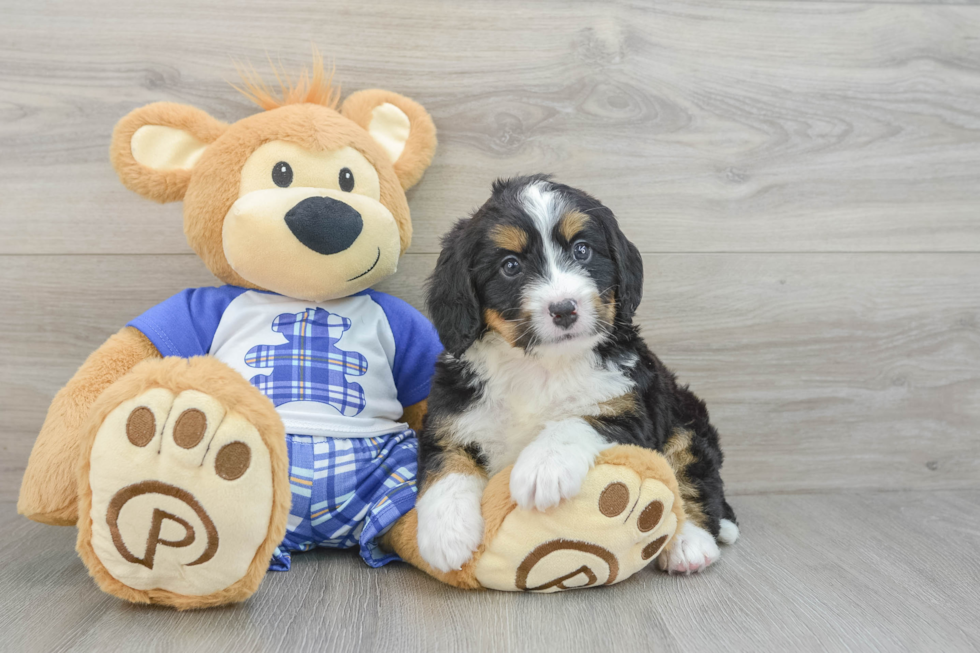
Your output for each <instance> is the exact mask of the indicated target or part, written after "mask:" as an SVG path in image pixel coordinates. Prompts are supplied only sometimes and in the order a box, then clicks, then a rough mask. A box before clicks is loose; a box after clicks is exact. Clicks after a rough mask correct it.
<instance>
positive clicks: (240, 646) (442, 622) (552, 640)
mask: <svg viewBox="0 0 980 653" xmlns="http://www.w3.org/2000/svg"><path fill="white" fill-rule="evenodd" d="M736 509H737V510H738V511H739V512H740V516H741V518H742V520H743V523H744V524H745V528H744V531H743V538H742V539H740V540H739V541H738V542H737V543H736V544H735V545H734V546H732V547H726V548H725V550H724V551H723V553H722V559H721V561H720V562H719V563H718V564H717V566H715V567H712V568H710V569H709V570H708V571H707V572H705V573H704V574H703V575H700V576H690V577H682V576H666V575H663V574H660V573H658V572H653V571H648V572H641V574H639V575H638V576H636V577H634V578H631V579H630V580H628V581H625V582H624V583H622V584H620V585H616V586H613V587H609V588H601V589H595V590H589V591H581V592H569V593H566V594H563V595H522V594H509V593H504V592H465V591H461V590H456V589H453V588H447V587H445V586H443V585H441V584H440V583H438V582H437V581H434V580H432V579H430V578H429V577H427V576H425V575H424V574H422V573H421V572H418V571H416V570H414V569H412V568H410V567H407V566H402V565H389V566H388V567H386V568H384V569H381V570H367V569H365V567H364V564H363V563H362V562H361V561H360V559H359V558H358V557H357V556H356V554H353V553H351V552H346V551H344V552H338V551H325V550H321V551H316V552H312V553H308V554H301V555H297V556H296V557H295V558H294V565H295V566H294V567H293V569H292V570H291V571H289V572H287V573H278V574H271V575H270V576H269V577H268V578H267V579H266V580H265V582H264V583H263V585H262V587H261V589H260V590H259V592H258V593H257V594H256V595H255V596H254V597H253V598H252V599H250V600H249V601H248V602H247V603H245V604H243V605H239V606H234V607H230V608H224V609H220V610H211V611H202V612H195V613H175V612H173V611H172V610H169V609H159V608H141V607H134V606H132V605H128V604H125V603H122V602H120V601H117V600H116V599H114V598H112V597H110V596H107V595H105V594H102V593H101V592H100V591H99V590H98V589H97V588H96V587H95V586H94V585H93V584H92V582H91V581H90V579H89V578H88V577H87V576H86V573H85V568H84V567H83V566H82V563H81V562H80V561H79V560H78V558H77V557H75V556H74V555H72V553H73V547H74V529H69V528H54V527H43V526H40V525H38V524H33V523H31V522H28V521H26V520H23V519H18V518H16V517H14V516H12V510H11V509H10V507H9V506H5V510H4V511H3V513H2V515H0V523H2V528H3V535H2V537H3V548H4V554H5V556H7V558H6V560H5V562H4V564H3V565H2V566H0V587H3V588H4V590H3V595H2V597H0V632H3V633H4V637H3V639H2V640H0V647H3V648H5V649H7V650H10V651H26V650H36V651H99V652H101V651H109V650H113V651H114V650H121V651H132V650H140V649H141V648H143V647H151V648H153V649H154V650H161V651H164V650H186V651H211V650H214V651H234V652H236V653H240V652H245V651H262V650H283V651H290V652H296V653H298V652H300V651H311V652H312V651H330V652H331V653H342V652H346V651H352V652H354V651H357V652H369V651H378V652H379V653H381V652H386V651H396V650H407V651H432V652H437V651H447V652H450V653H452V652H455V651H462V650H484V651H527V652H529V653H537V652H541V651H563V652H565V651H597V650H610V649H612V648H614V647H615V648H616V649H618V650H631V651H658V652H660V651H692V650H705V651H718V650H735V651H759V650H771V651H845V650H846V651H975V650H977V648H978V647H980V623H978V622H977V619H976V614H977V613H976V606H977V600H976V599H977V582H976V581H977V578H978V574H980V564H978V562H977V557H976V551H977V549H978V548H980V491H977V490H950V491H936V492H927V493H921V492H889V493H874V492H862V493H856V494H829V495H821V494H809V495H785V494H782V495H779V494H776V495H759V496H751V497H741V498H740V499H739V500H738V501H737V502H736ZM939 542H941V543H942V544H941V550H940V548H939V547H940V545H939V544H937V543H939Z"/></svg>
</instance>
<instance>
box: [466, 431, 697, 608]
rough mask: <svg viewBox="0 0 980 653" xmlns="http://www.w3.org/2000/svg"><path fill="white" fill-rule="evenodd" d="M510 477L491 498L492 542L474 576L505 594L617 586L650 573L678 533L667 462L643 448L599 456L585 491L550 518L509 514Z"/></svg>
mask: <svg viewBox="0 0 980 653" xmlns="http://www.w3.org/2000/svg"><path fill="white" fill-rule="evenodd" d="M506 475H507V473H506V471H505V472H503V473H502V474H499V475H498V476H496V477H494V478H493V479H491V481H490V486H489V487H488V489H487V491H486V493H485V494H484V503H483V512H484V518H485V519H487V521H488V524H487V533H486V539H487V541H486V542H485V543H484V549H483V554H482V556H481V557H480V558H479V560H478V561H477V562H476V565H475V569H474V573H475V576H476V579H477V580H478V581H479V582H480V584H481V585H483V586H484V587H487V588H491V589H499V590H511V591H516V590H526V591H536V592H556V591H559V590H564V589H573V588H577V587H590V586H597V585H610V584H612V583H617V582H619V581H622V580H624V579H626V578H628V577H630V576H631V575H633V574H634V573H636V572H637V571H639V570H640V569H642V568H643V567H646V566H647V565H648V564H649V563H650V562H651V561H652V560H653V559H654V558H655V557H656V556H657V554H658V553H659V552H660V551H661V550H662V549H663V547H664V545H665V544H666V543H667V542H668V541H669V540H670V538H671V536H673V534H674V532H675V531H676V530H677V525H678V519H679V518H680V516H681V514H682V513H681V507H680V506H681V503H680V498H679V496H678V494H677V482H676V480H675V478H674V474H673V472H672V471H671V470H670V467H669V465H668V464H667V462H666V461H665V460H664V459H663V458H662V457H661V456H660V455H659V454H657V453H655V452H653V451H650V450H647V449H642V448H640V447H632V446H621V447H614V448H613V449H609V450H607V451H605V452H603V453H602V454H600V455H599V457H598V459H597V460H596V466H595V467H594V468H593V469H592V471H590V472H589V473H588V475H587V476H586V477H585V480H584V482H583V483H582V486H581V490H580V491H579V493H578V494H577V495H576V496H574V497H573V498H571V499H569V500H566V501H564V502H562V503H561V504H560V505H559V506H558V507H556V508H553V509H551V510H549V511H547V512H544V513H542V512H538V511H534V510H522V509H520V508H516V507H515V506H514V504H513V503H512V502H511V503H510V504H509V512H507V514H506V516H505V517H504V518H503V519H502V520H501V519H500V517H499V514H500V513H501V511H502V510H506V509H508V508H503V507H501V506H499V505H497V504H499V498H498V497H496V496H494V495H495V494H498V493H501V492H502V491H503V490H505V489H506V487H507V485H504V486H503V488H501V487H500V485H501V484H503V483H507V482H508V481H509V480H510V479H507V478H502V477H505V476H506Z"/></svg>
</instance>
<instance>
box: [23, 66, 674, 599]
mask: <svg viewBox="0 0 980 653" xmlns="http://www.w3.org/2000/svg"><path fill="white" fill-rule="evenodd" d="M242 90H243V92H245V93H246V94H247V95H249V96H250V97H251V98H252V99H253V100H254V101H256V103H257V104H258V105H259V106H260V107H261V108H262V109H264V111H263V112H261V113H258V114H255V115H252V116H249V117H247V118H244V119H242V120H240V121H238V122H236V123H234V124H230V125H229V124H225V123H223V122H220V121H218V120H216V119H214V118H212V117H211V116H209V115H208V114H207V113H205V112H204V111H201V110H199V109H196V108H193V107H190V106H186V105H180V104H171V103H158V104H151V105H148V106H145V107H142V108H139V109H136V110H135V111H133V112H132V113H130V114H129V115H128V116H126V117H125V118H123V119H122V120H121V121H120V122H119V124H118V125H117V126H116V129H115V132H114V134H113V138H112V145H111V159H112V163H113V166H114V167H115V169H116V171H117V172H118V174H119V177H120V179H121V180H122V182H123V183H124V184H125V185H126V186H127V187H128V188H130V189H131V190H133V191H135V192H137V193H139V194H140V195H143V196H144V197H146V198H148V199H152V200H155V201H158V202H174V201H178V200H183V202H184V231H185V234H186V236H187V240H188V242H189V243H190V245H191V247H192V248H193V249H194V251H195V252H196V253H197V254H198V255H199V256H200V258H201V260H202V261H204V263H205V265H207V267H208V269H209V270H210V271H211V272H212V273H213V274H214V275H215V276H216V277H217V278H218V279H219V280H220V281H221V282H222V283H224V284H225V285H223V286H220V287H209V288H196V289H187V290H184V291H182V292H180V293H178V294H176V295H174V296H173V297H171V298H170V299H168V300H166V301H165V302H163V303H162V304H159V305H157V306H155V307H153V308H151V309H150V310H148V311H146V312H145V313H144V314H143V315H140V316H138V317H136V318H135V319H133V320H132V321H131V322H130V323H129V324H128V325H126V326H125V327H123V329H122V330H121V331H119V332H118V333H116V334H115V335H113V336H112V337H110V338H109V339H108V340H107V341H106V342H105V343H104V344H103V345H102V346H101V347H99V349H97V350H96V351H95V352H94V353H93V354H91V355H90V356H89V357H88V359H87V360H86V361H85V362H84V363H83V364H82V366H81V368H80V369H79V370H78V372H77V373H76V374H75V376H74V377H73V378H72V379H71V380H70V381H69V382H68V385H67V386H65V388H63V389H62V390H61V391H60V392H59V393H58V394H57V395H56V396H55V398H54V400H53V402H52V404H51V407H50V409H49V411H48V415H47V418H46V420H45V422H44V425H43V426H42V428H41V432H40V435H39V436H38V439H37V442H36V443H35V446H34V450H33V452H32V454H31V458H30V461H29V463H28V466H27V470H26V472H25V474H24V479H23V484H22V487H21V494H20V499H19V502H18V510H19V512H20V513H21V514H23V515H26V516H27V517H29V518H30V519H33V520H35V521H39V522H43V523H48V524H59V525H71V524H77V526H78V540H77V550H78V552H79V555H80V556H81V558H82V560H83V561H84V563H85V565H86V566H87V568H88V570H89V572H90V574H91V575H92V576H93V577H94V579H95V580H96V582H97V583H98V584H99V586H100V587H101V588H102V589H103V590H105V591H106V592H109V593H111V594H114V595H115V596H118V597H121V598H123V599H125V600H128V601H132V602H140V603H160V604H166V605H170V606H174V607H176V608H180V609H187V608H200V607H206V606H214V605H220V604H224V603H230V602H235V601H241V600H244V599H245V598H247V597H248V596H250V595H251V594H252V593H253V592H254V591H255V590H256V589H257V587H258V585H259V583H260V582H261V580H262V578H263V577H264V576H265V574H266V571H267V570H269V569H273V570H287V569H288V568H289V567H290V564H291V557H290V554H291V553H293V552H296V551H305V550H309V549H311V548H313V547H317V546H328V547H345V548H346V547H358V548H359V550H360V553H361V556H362V557H363V559H364V560H365V561H366V562H367V563H368V564H369V565H371V566H380V565H383V564H386V563H388V562H390V561H392V560H398V559H399V558H401V559H403V560H406V561H408V562H410V563H412V564H414V565H416V566H418V567H419V568H421V569H423V570H425V571H426V572H428V573H430V574H431V575H433V576H435V577H436V578H439V579H440V580H443V581H444V582H447V583H450V584H453V585H456V586H458V587H466V588H480V587H487V588H497V589H509V590H538V591H557V590H561V589H567V588H572V587H579V586H591V585H601V584H609V583H613V582H618V581H620V580H623V579H625V578H627V577H628V576H630V575H631V574H632V573H634V572H635V571H637V570H638V569H640V568H642V567H644V566H645V565H646V564H648V563H649V562H650V560H651V559H652V558H653V557H654V555H655V554H656V553H657V552H658V551H659V550H660V549H661V548H662V547H663V545H664V543H665V542H667V540H668V539H669V538H670V536H671V535H672V534H673V533H674V531H675V530H676V529H677V527H678V525H679V523H680V521H681V520H683V509H682V506H681V500H680V498H679V495H678V489H677V483H676V481H675V480H674V476H673V474H672V472H671V471H670V468H669V466H668V465H667V463H666V462H665V461H664V460H663V459H662V458H660V457H659V456H657V455H656V454H653V453H652V452H650V451H646V450H642V449H638V448H632V447H617V448H614V449H610V450H608V451H606V452H605V453H603V454H602V456H601V457H600V459H599V460H598V464H597V465H596V467H595V468H594V469H593V470H592V472H590V474H589V476H588V477H587V479H586V482H585V484H584V486H583V489H582V492H581V493H580V495H579V496H578V497H576V498H575V499H573V500H570V501H567V502H565V503H563V504H562V505H560V506H558V507H557V508H555V509H553V510H551V511H549V512H547V513H540V512H536V511H523V510H519V509H517V508H516V507H515V504H514V502H513V501H511V500H510V495H509V489H508V486H509V485H508V475H509V470H505V471H504V472H502V473H501V474H498V475H497V476H496V477H494V478H493V479H491V481H490V483H489V485H488V487H487V489H486V493H485V495H484V501H483V511H484V519H485V522H486V536H485V538H484V543H483V544H482V545H481V546H480V548H479V549H478V550H477V551H476V553H475V554H474V556H473V559H472V560H470V561H469V562H468V563H466V564H465V565H463V567H462V568H461V569H460V570H458V571H453V572H450V573H442V572H439V571H437V570H434V569H431V568H429V567H428V565H426V563H425V562H424V561H423V560H422V559H421V557H420V556H419V554H418V545H417V541H416V540H417V538H416V520H415V513H414V511H413V510H412V508H413V506H414V503H415V493H416V487H415V475H416V470H417V453H418V444H417V439H416V436H415V432H416V431H415V430H416V429H418V428H419V427H420V424H421V421H422V417H423V415H424V413H425V405H426V403H425V402H426V397H427V395H428V392H429V382H430V376H431V374H432V370H433V366H434V361H435V358H436V356H437V355H438V354H439V352H440V351H441V349H442V348H441V345H440V344H439V340H438V337H437V335H436V333H435V331H434V330H433V328H432V326H431V324H430V323H429V322H428V321H427V320H426V319H425V318H424V317H423V316H422V315H421V314H420V313H419V312H418V311H416V310H415V309H414V308H412V307H411V306H409V305H408V304H406V303H405V302H403V301H401V300H399V299H396V298H394V297H391V296H389V295H386V294H384V293H381V292H377V291H375V290H372V289H371V286H372V285H374V284H376V283H377V282H379V281H381V280H382V279H384V278H386V277H388V276H389V275H391V274H393V273H394V272H395V270H396V266H397V263H398V260H399V257H400V256H401V254H403V253H404V251H405V249H406V248H407V247H408V246H409V243H410V241H411V235H412V225H411V219H410V215H409V209H408V204H407V200H406V196H405V190H406V189H408V188H409V187H411V186H412V185H413V184H415V183H416V182H417V181H418V180H419V179H420V177H421V176H422V173H423V172H424V171H425V169H426V168H427V167H428V165H429V163H430V161H431V158H432V156H433V153H434V150H435V147H436V132H435V127H434V126H433V123H432V120H431V118H430V117H429V115H428V114H427V113H426V112H425V110H424V109H423V108H422V107H421V106H419V105H418V104H417V103H415V102H413V101H412V100H410V99H408V98H405V97H402V96H401V95H397V94H395V93H392V92H388V91H381V90H366V91H360V92H357V93H354V94H352V95H350V96H349V97H347V99H346V100H345V101H344V102H343V104H342V105H339V107H338V93H337V92H336V91H335V90H333V89H332V88H331V86H330V84H329V80H328V79H327V77H326V75H325V74H324V72H323V67H322V64H321V63H319V62H317V65H315V66H314V69H313V71H312V72H311V73H310V74H309V75H307V74H304V75H303V76H302V77H300V78H299V80H298V81H297V82H296V83H295V84H292V83H287V84H285V85H284V86H283V88H282V92H281V96H278V95H277V94H274V93H273V92H272V91H271V90H270V89H269V88H268V87H267V86H265V85H264V84H263V83H262V82H261V80H259V79H258V78H257V77H255V76H248V77H247V78H246V84H245V87H244V88H243V89H242ZM654 513H655V514H654ZM651 516H652V517H651Z"/></svg>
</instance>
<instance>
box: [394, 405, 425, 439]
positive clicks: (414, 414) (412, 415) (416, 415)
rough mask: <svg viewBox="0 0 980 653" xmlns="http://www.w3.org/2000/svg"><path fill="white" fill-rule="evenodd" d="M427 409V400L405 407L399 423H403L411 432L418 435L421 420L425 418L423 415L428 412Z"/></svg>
mask: <svg viewBox="0 0 980 653" xmlns="http://www.w3.org/2000/svg"><path fill="white" fill-rule="evenodd" d="M428 409H429V401H428V399H423V400H422V401H420V402H419V403H417V404H412V405H411V406H405V412H404V413H402V418H401V420H400V421H402V422H405V423H406V424H408V425H409V426H410V427H411V428H412V430H414V431H415V432H416V433H418V432H419V431H421V430H422V420H423V419H424V418H425V413H426V412H428Z"/></svg>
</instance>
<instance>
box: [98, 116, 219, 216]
mask: <svg viewBox="0 0 980 653" xmlns="http://www.w3.org/2000/svg"><path fill="white" fill-rule="evenodd" d="M227 127H228V125H226V124H225V123H223V122H220V121H218V120H215V119H214V118H212V117H211V116H209V115H208V114H206V113H205V112H203V111H201V110H200V109H195V108H194V107H189V106H187V105H184V104H174V103H172V102H157V103H155V104H148V105H146V106H145V107H141V108H139V109H136V110H135V111H132V112H131V113H130V114H129V115H127V116H126V117H125V118H123V119H122V120H120V121H119V122H118V123H117V124H116V129H115V130H114V131H113V133H112V146H111V149H110V150H109V156H110V158H111V159H112V167H113V168H115V169H116V172H117V173H118V174H119V179H120V180H121V181H122V183H123V184H125V186H126V188H129V189H130V190H132V191H135V192H137V193H139V194H140V195H142V196H143V197H146V198H149V199H151V200H156V201H157V202H175V201H177V200H180V199H183V197H184V193H185V192H186V191H187V184H188V183H189V182H190V179H191V168H193V167H194V164H195V163H196V162H197V160H198V158H199V157H200V156H201V154H202V153H203V152H204V150H205V148H206V147H207V146H208V144H209V143H213V142H214V141H215V139H217V138H218V137H219V136H221V134H222V132H224V131H225V129H227Z"/></svg>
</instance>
